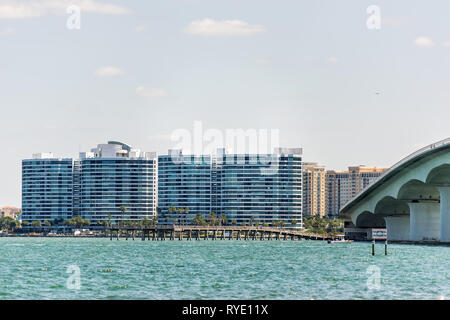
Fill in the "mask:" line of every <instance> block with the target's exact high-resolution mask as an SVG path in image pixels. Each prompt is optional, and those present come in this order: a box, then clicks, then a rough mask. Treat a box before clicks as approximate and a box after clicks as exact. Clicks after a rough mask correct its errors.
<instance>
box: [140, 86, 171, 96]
mask: <svg viewBox="0 0 450 320" xmlns="http://www.w3.org/2000/svg"><path fill="white" fill-rule="evenodd" d="M136 94H137V95H138V96H141V97H165V96H167V92H166V91H165V90H164V89H160V88H145V87H143V86H139V87H137V88H136Z"/></svg>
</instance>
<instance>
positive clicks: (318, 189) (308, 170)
mask: <svg viewBox="0 0 450 320" xmlns="http://www.w3.org/2000/svg"><path fill="white" fill-rule="evenodd" d="M325 186H326V171H325V166H320V165H318V164H317V163H315V162H304V163H303V215H304V216H319V217H324V216H325V215H326V196H325V195H326V192H325Z"/></svg>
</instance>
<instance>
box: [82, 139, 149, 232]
mask: <svg viewBox="0 0 450 320" xmlns="http://www.w3.org/2000/svg"><path fill="white" fill-rule="evenodd" d="M156 165H157V164H156V154H155V153H154V152H142V151H140V150H138V149H132V148H131V147H130V146H129V145H126V144H124V143H121V142H117V141H109V142H108V143H107V144H99V145H98V146H97V148H94V149H91V151H90V152H81V153H80V159H78V160H76V161H75V164H74V168H75V169H74V215H79V216H81V217H83V218H84V219H89V220H91V223H94V224H95V223H96V221H103V220H108V219H109V218H111V220H112V221H113V222H118V221H121V220H129V221H140V220H142V219H144V218H147V219H151V218H153V217H154V216H155V214H156V204H157V202H156V201H157V199H156V181H157V179H156V174H157V170H156Z"/></svg>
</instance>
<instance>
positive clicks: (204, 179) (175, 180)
mask: <svg viewBox="0 0 450 320" xmlns="http://www.w3.org/2000/svg"><path fill="white" fill-rule="evenodd" d="M173 208H176V209H177V210H179V211H178V212H171V210H173ZM186 208H187V211H186ZM181 209H183V212H181ZM158 210H159V218H160V219H159V220H158V222H159V223H160V224H173V223H174V219H177V220H179V223H181V222H186V221H192V219H193V218H194V217H195V215H196V214H198V213H200V214H202V215H206V214H208V213H210V210H211V156H209V155H205V156H196V155H183V154H182V151H181V150H169V153H168V155H161V156H158ZM175 221H176V220H175Z"/></svg>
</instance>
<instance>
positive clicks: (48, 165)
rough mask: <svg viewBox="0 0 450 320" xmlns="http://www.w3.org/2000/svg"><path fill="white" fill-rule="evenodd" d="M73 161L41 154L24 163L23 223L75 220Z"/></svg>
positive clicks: (49, 154)
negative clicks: (73, 207) (73, 218)
mask: <svg viewBox="0 0 450 320" xmlns="http://www.w3.org/2000/svg"><path fill="white" fill-rule="evenodd" d="M72 187H73V161H72V159H71V158H55V157H54V156H53V154H52V153H37V154H34V155H33V158H32V159H25V160H23V161H22V220H23V221H30V222H32V221H35V220H40V221H41V222H42V221H44V220H48V221H53V220H55V219H68V218H71V217H72V204H73V203H72V197H73V188H72Z"/></svg>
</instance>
